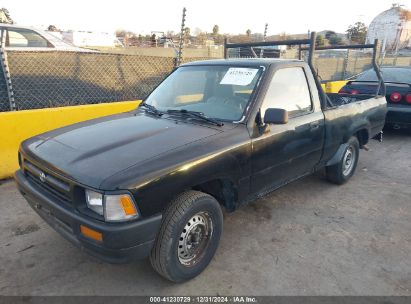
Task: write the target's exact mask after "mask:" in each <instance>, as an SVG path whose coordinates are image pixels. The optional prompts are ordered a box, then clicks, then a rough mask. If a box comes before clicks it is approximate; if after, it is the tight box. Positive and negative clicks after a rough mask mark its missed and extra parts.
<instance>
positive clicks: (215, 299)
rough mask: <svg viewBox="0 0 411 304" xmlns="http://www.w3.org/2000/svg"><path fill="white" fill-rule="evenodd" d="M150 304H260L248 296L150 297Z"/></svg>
mask: <svg viewBox="0 0 411 304" xmlns="http://www.w3.org/2000/svg"><path fill="white" fill-rule="evenodd" d="M150 303H258V301H257V299H256V298H255V297H247V296H231V297H225V296H194V297H190V296H185V297H177V296H172V297H167V296H165V297H150Z"/></svg>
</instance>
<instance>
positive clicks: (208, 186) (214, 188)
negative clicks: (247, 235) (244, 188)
mask: <svg viewBox="0 0 411 304" xmlns="http://www.w3.org/2000/svg"><path fill="white" fill-rule="evenodd" d="M191 189H192V190H196V191H201V192H204V193H207V194H209V195H211V196H213V197H214V198H215V199H216V200H217V201H218V202H219V203H220V205H222V206H224V207H225V209H226V210H227V211H229V212H231V211H234V210H235V209H236V206H237V201H238V189H237V187H235V185H234V183H233V182H232V181H231V180H230V179H228V178H215V179H211V180H208V181H206V182H202V183H200V184H196V185H194V186H192V187H191Z"/></svg>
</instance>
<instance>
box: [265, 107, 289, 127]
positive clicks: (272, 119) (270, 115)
mask: <svg viewBox="0 0 411 304" xmlns="http://www.w3.org/2000/svg"><path fill="white" fill-rule="evenodd" d="M264 123H265V124H276V125H283V124H286V123H288V112H287V111H286V110H284V109H275V108H269V109H267V110H266V111H265V113H264Z"/></svg>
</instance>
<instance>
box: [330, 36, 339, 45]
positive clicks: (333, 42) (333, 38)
mask: <svg viewBox="0 0 411 304" xmlns="http://www.w3.org/2000/svg"><path fill="white" fill-rule="evenodd" d="M329 37H330V38H328V41H329V42H330V44H331V45H340V44H342V39H341V37H339V36H337V35H336V34H334V35H330V36H329Z"/></svg>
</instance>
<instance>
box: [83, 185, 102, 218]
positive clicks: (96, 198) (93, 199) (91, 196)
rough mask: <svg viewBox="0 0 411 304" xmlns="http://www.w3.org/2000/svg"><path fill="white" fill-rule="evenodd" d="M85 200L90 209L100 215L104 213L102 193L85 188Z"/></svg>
mask: <svg viewBox="0 0 411 304" xmlns="http://www.w3.org/2000/svg"><path fill="white" fill-rule="evenodd" d="M86 202H87V207H89V208H90V209H91V210H93V211H94V212H97V213H98V214H100V215H103V214H104V211H103V194H101V193H98V192H94V191H91V190H86Z"/></svg>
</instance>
